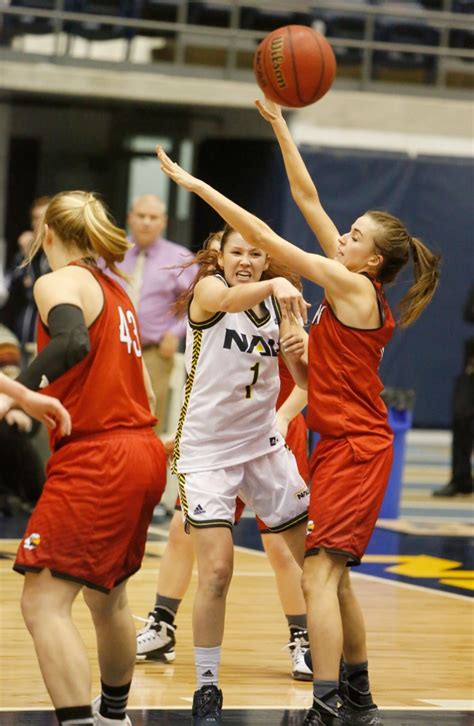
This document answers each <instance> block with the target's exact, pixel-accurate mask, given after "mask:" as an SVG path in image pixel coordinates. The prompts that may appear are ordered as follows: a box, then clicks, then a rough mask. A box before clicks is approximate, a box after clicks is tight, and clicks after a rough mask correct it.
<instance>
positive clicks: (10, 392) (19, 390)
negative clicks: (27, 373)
mask: <svg viewBox="0 0 474 726" xmlns="http://www.w3.org/2000/svg"><path fill="white" fill-rule="evenodd" d="M0 393H4V394H5V395H6V396H8V397H9V398H11V399H12V403H15V402H16V403H18V404H19V405H20V406H21V403H22V401H24V399H25V396H26V395H27V389H26V388H25V387H24V386H22V384H21V383H18V382H17V381H14V380H12V379H11V378H8V377H7V376H5V375H4V374H3V373H0Z"/></svg>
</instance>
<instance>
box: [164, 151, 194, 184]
mask: <svg viewBox="0 0 474 726" xmlns="http://www.w3.org/2000/svg"><path fill="white" fill-rule="evenodd" d="M156 155H157V157H158V159H159V161H160V167H161V170H162V171H163V172H164V173H165V174H166V176H169V178H170V179H172V180H173V181H174V182H176V184H179V186H180V187H183V189H187V190H188V192H193V191H195V188H196V182H197V181H198V180H197V179H196V177H194V176H192V174H189V173H188V172H187V171H184V169H182V168H181V167H180V166H179V164H177V163H176V162H175V161H171V159H170V158H169V156H168V154H167V153H166V152H165V150H164V149H163V147H162V146H157V147H156Z"/></svg>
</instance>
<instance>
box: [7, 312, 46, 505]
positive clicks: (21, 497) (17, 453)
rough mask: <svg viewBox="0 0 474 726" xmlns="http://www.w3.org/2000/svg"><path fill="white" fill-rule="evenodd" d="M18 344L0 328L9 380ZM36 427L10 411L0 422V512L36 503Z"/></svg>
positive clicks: (39, 479)
mask: <svg viewBox="0 0 474 726" xmlns="http://www.w3.org/2000/svg"><path fill="white" fill-rule="evenodd" d="M20 360H21V354H20V343H19V341H18V339H17V338H16V336H15V335H14V334H13V333H12V332H11V331H10V330H9V329H8V328H6V327H5V326H4V325H1V324H0V372H1V373H3V374H4V375H6V376H8V377H9V378H16V377H17V376H18V374H19V373H20ZM39 425H40V424H39V423H38V422H36V421H33V419H32V418H31V417H30V416H29V415H28V414H27V413H25V412H24V411H20V410H19V409H17V408H14V409H11V410H10V411H9V412H8V413H7V414H6V415H5V418H4V419H3V420H0V451H1V452H2V459H1V466H0V512H2V513H3V514H13V512H14V511H17V510H23V511H30V512H31V510H32V509H33V507H34V505H35V504H36V502H37V501H38V498H39V495H40V494H41V491H42V489H43V484H44V479H45V476H44V468H43V463H42V461H41V457H40V456H39V454H38V452H37V451H36V449H35V447H34V446H33V444H32V442H31V437H32V436H33V435H34V434H35V433H36V431H37V429H38V427H39Z"/></svg>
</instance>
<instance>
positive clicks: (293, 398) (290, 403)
mask: <svg viewBox="0 0 474 726" xmlns="http://www.w3.org/2000/svg"><path fill="white" fill-rule="evenodd" d="M307 403H308V392H307V391H306V390H305V389H303V388H300V386H298V385H296V386H295V387H294V388H293V390H292V392H291V393H290V395H289V396H288V398H287V399H286V401H285V402H284V403H282V405H281V406H280V408H279V409H278V412H279V413H280V415H281V416H283V418H285V419H286V420H287V421H292V420H293V419H294V417H295V416H297V415H298V414H299V413H300V411H302V409H303V408H304V407H305V406H306V404H307Z"/></svg>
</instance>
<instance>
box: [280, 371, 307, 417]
mask: <svg viewBox="0 0 474 726" xmlns="http://www.w3.org/2000/svg"><path fill="white" fill-rule="evenodd" d="M285 363H286V365H287V367H288V370H289V371H290V373H291V377H292V378H293V380H294V382H295V383H296V385H297V386H298V388H300V389H302V390H303V392H304V393H306V392H307V389H308V361H307V360H306V358H305V357H303V358H300V360H298V361H294V360H291V359H289V358H285ZM306 398H307V394H306ZM305 405H306V402H305V403H304V405H303V406H301V408H304V406H305ZM300 410H301V409H300ZM295 415H296V414H295Z"/></svg>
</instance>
